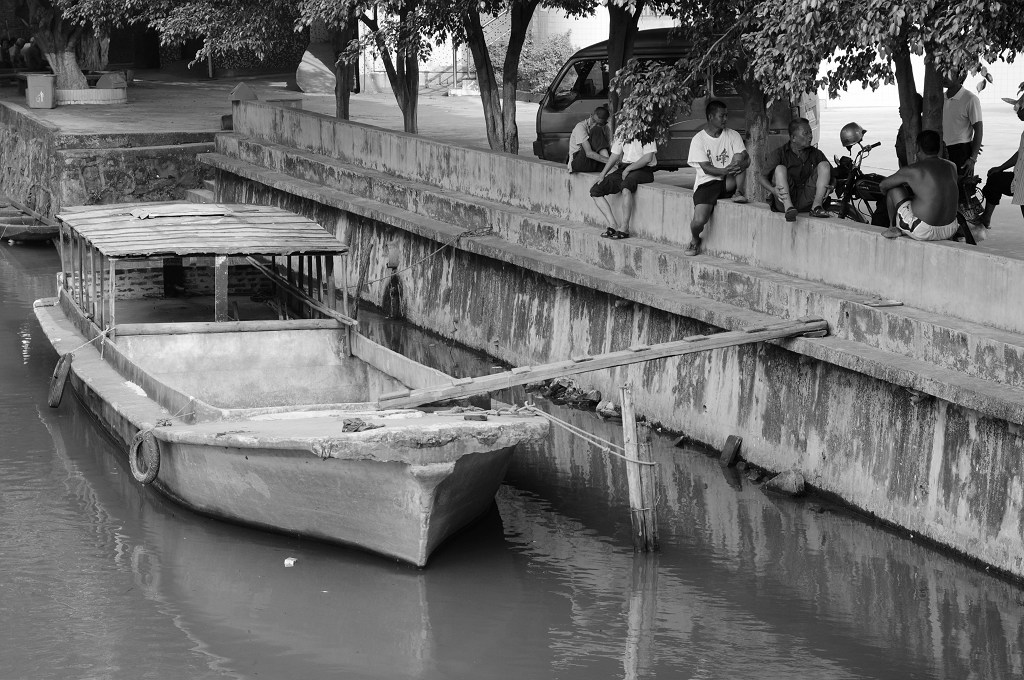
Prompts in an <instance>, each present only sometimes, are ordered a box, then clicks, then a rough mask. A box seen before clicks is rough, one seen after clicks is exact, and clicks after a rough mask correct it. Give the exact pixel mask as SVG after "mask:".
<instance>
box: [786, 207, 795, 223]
mask: <svg viewBox="0 0 1024 680" xmlns="http://www.w3.org/2000/svg"><path fill="white" fill-rule="evenodd" d="M796 215H797V211H796V208H790V209H789V210H787V211H786V221H787V222H796Z"/></svg>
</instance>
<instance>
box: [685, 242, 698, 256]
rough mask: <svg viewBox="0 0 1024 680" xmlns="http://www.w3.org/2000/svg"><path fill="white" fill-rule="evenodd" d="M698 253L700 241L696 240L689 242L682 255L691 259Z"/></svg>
mask: <svg viewBox="0 0 1024 680" xmlns="http://www.w3.org/2000/svg"><path fill="white" fill-rule="evenodd" d="M699 252H700V239H697V240H696V241H690V245H688V246H687V247H686V250H685V251H684V252H683V255H686V256H687V257H693V256H694V255H696V254H698V253H699Z"/></svg>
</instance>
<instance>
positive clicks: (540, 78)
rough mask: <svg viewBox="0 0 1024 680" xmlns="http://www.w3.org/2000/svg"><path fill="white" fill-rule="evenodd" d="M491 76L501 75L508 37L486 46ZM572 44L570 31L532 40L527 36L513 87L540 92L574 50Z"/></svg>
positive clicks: (503, 69)
mask: <svg viewBox="0 0 1024 680" xmlns="http://www.w3.org/2000/svg"><path fill="white" fill-rule="evenodd" d="M487 48H488V52H489V53H490V57H491V63H492V64H494V75H495V77H497V78H504V71H505V68H504V67H505V63H504V60H505V55H506V54H507V53H508V39H507V38H501V39H498V40H495V41H493V42H492V43H491V44H489V45H488V46H487ZM576 49H577V48H576V47H575V46H574V45H573V44H572V33H570V32H566V33H563V34H561V35H552V36H548V37H547V38H544V39H542V40H534V38H533V36H532V35H528V36H527V38H526V42H525V43H524V44H523V52H522V54H521V55H520V57H519V82H518V85H517V88H518V89H519V90H524V91H526V92H544V91H545V90H546V89H547V87H548V85H550V84H551V81H552V80H553V79H554V77H555V76H556V75H558V70H559V69H560V68H562V64H564V63H565V62H566V60H568V59H569V57H571V56H572V55H573V53H574V52H576Z"/></svg>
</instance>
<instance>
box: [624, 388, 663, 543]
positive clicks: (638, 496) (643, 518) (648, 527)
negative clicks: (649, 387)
mask: <svg viewBox="0 0 1024 680" xmlns="http://www.w3.org/2000/svg"><path fill="white" fill-rule="evenodd" d="M619 393H620V395H621V398H622V441H623V446H624V448H625V449H626V457H627V458H631V459H632V460H630V461H626V484H627V485H628V487H629V517H630V520H631V521H632V523H633V550H635V551H637V552H651V551H653V550H657V549H658V523H657V521H656V519H655V515H654V501H655V499H654V485H653V484H651V483H650V482H648V484H647V485H645V484H644V480H643V474H642V473H641V468H644V467H652V466H648V465H643V464H642V463H650V462H651V434H650V429H649V428H644V431H643V432H638V429H637V426H636V412H635V411H634V410H633V388H632V387H631V386H629V385H624V386H623V387H622V388H620V390H619ZM642 439H646V441H643V442H642V441H641V440H642ZM634 461H641V462H634ZM652 481H653V480H652ZM645 486H646V488H645Z"/></svg>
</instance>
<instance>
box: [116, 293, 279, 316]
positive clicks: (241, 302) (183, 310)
mask: <svg viewBox="0 0 1024 680" xmlns="http://www.w3.org/2000/svg"><path fill="white" fill-rule="evenodd" d="M228 310H229V315H230V316H231V318H232V319H234V320H237V321H260V320H266V319H277V318H279V317H278V313H277V311H276V310H275V309H274V308H273V307H271V306H270V305H269V304H268V303H267V302H263V301H260V302H257V301H254V300H252V299H251V297H250V296H246V295H230V296H228ZM214 318H215V317H214V309H213V298H212V297H210V296H196V297H174V298H156V297H154V298H134V299H120V300H118V301H117V323H184V322H192V321H213V320H214Z"/></svg>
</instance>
